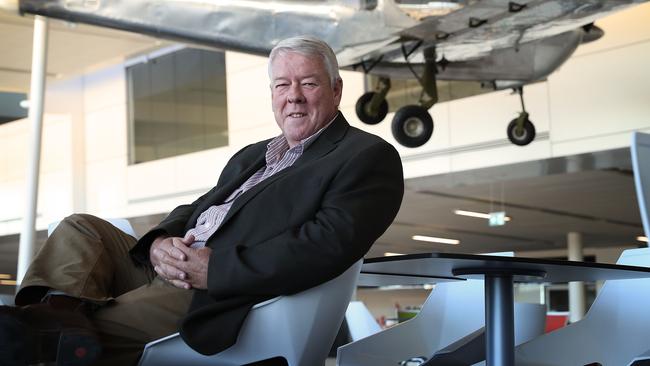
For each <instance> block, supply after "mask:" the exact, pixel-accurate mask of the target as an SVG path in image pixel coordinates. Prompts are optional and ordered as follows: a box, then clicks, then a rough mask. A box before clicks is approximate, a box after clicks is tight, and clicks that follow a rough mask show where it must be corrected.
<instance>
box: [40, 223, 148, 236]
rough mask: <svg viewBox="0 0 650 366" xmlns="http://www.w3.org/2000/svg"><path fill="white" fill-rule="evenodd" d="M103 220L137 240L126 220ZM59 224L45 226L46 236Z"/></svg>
mask: <svg viewBox="0 0 650 366" xmlns="http://www.w3.org/2000/svg"><path fill="white" fill-rule="evenodd" d="M104 220H106V221H108V222H110V223H111V224H113V226H115V227H116V228H118V229H120V230H122V231H124V232H125V233H126V234H129V235H131V236H132V237H134V238H137V236H136V235H135V230H133V226H131V223H130V222H129V220H127V219H104ZM60 222H61V221H55V222H52V223H51V224H49V225H48V226H47V236H50V235H52V232H53V231H54V229H56V227H57V226H59V223H60Z"/></svg>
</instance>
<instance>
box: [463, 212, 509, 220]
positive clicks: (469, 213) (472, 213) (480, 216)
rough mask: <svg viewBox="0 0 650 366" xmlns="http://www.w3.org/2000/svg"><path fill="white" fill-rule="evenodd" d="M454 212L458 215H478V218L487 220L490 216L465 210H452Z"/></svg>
mask: <svg viewBox="0 0 650 366" xmlns="http://www.w3.org/2000/svg"><path fill="white" fill-rule="evenodd" d="M454 213H455V214H456V215H460V216H469V217H478V218H480V219H486V220H489V219H490V216H491V215H490V214H489V213H483V212H476V211H466V210H454ZM510 220H512V218H511V217H510V216H506V217H505V218H504V221H510Z"/></svg>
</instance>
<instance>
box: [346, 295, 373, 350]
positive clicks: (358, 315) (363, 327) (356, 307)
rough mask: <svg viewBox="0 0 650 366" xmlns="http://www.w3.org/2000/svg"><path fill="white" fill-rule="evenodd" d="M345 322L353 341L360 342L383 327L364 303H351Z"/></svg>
mask: <svg viewBox="0 0 650 366" xmlns="http://www.w3.org/2000/svg"><path fill="white" fill-rule="evenodd" d="M345 321H346V322H347V324H348V330H349V331H350V336H351V337H352V341H358V340H359V339H361V338H366V337H367V336H371V335H373V334H375V333H377V332H379V331H381V327H380V326H379V323H377V321H376V320H375V318H374V317H373V316H372V314H371V313H370V311H369V310H368V308H367V307H366V305H364V303H363V302H362V301H350V304H349V305H348V309H347V310H346V311H345Z"/></svg>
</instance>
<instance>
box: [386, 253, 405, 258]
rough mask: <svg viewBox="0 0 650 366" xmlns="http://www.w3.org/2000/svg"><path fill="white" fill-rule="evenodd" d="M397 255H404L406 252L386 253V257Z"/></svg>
mask: <svg viewBox="0 0 650 366" xmlns="http://www.w3.org/2000/svg"><path fill="white" fill-rule="evenodd" d="M396 255H404V253H393V252H386V253H384V257H394V256H396Z"/></svg>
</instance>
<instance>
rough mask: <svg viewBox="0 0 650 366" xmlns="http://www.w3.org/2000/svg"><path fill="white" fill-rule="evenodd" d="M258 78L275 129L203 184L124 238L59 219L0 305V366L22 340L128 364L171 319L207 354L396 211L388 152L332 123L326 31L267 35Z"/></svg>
mask: <svg viewBox="0 0 650 366" xmlns="http://www.w3.org/2000/svg"><path fill="white" fill-rule="evenodd" d="M269 77H270V79H271V85H270V87H271V95H272V107H273V113H274V115H275V120H276V122H277V124H278V126H279V127H280V129H281V130H282V134H280V135H279V136H277V137H275V138H273V139H270V140H266V141H261V142H258V143H256V144H252V145H249V146H247V147H245V148H243V149H242V150H240V151H239V152H237V153H236V154H235V155H234V156H233V157H232V158H231V159H230V161H229V162H228V164H227V165H226V167H225V168H224V169H223V171H222V173H221V175H220V178H219V181H218V183H217V185H216V186H215V187H214V188H212V189H211V190H210V191H209V192H207V193H206V194H204V195H203V196H201V197H200V198H198V199H197V200H196V201H194V202H193V203H191V204H188V205H182V206H179V207H177V208H175V209H174V210H173V211H172V212H171V213H170V214H169V215H168V216H167V217H166V218H165V219H164V220H163V221H162V222H161V223H160V224H159V225H158V226H156V227H154V228H153V229H151V230H150V231H149V232H148V233H146V234H145V235H144V236H143V237H142V238H140V239H139V240H137V242H136V240H135V239H133V238H131V237H129V236H128V235H125V234H123V233H121V232H120V231H119V230H117V229H115V228H114V227H112V226H111V225H110V224H108V223H107V222H105V221H103V220H101V219H98V218H96V217H93V216H90V215H79V214H77V215H72V216H70V217H68V218H66V219H64V220H63V221H62V222H61V223H60V224H59V226H58V228H57V230H55V231H54V233H53V234H52V235H51V236H50V238H49V239H48V242H47V243H46V244H45V245H44V247H43V248H42V249H41V251H40V252H39V254H38V255H37V256H36V258H35V259H34V261H33V263H32V265H31V267H30V270H29V271H28V273H27V275H26V277H25V280H24V281H23V284H22V287H21V289H20V291H19V293H18V294H17V297H16V303H17V304H18V305H22V306H21V307H16V308H3V309H2V311H0V327H2V328H0V341H2V343H3V344H5V343H4V342H5V341H7V342H9V341H10V340H11V339H13V340H14V341H11V342H10V343H11V346H10V347H7V349H6V350H3V351H0V359H3V360H5V361H6V362H4V363H3V365H4V364H12V363H10V362H13V364H16V365H23V364H26V362H25V363H21V362H22V361H21V357H23V358H25V357H27V356H25V355H24V353H25V351H24V349H25V347H24V345H28V346H29V347H31V348H32V349H39V350H42V351H40V354H38V355H31V356H29V357H31V358H30V359H29V360H28V361H30V362H31V361H42V360H48V359H49V360H52V359H53V358H56V359H57V360H58V361H59V362H60V363H65V362H76V363H75V364H79V365H83V364H89V363H92V362H94V363H93V364H107V365H108V364H110V365H115V364H124V365H126V364H132V363H134V362H135V361H137V359H138V356H139V354H140V352H141V351H142V348H143V346H144V345H145V344H146V343H147V342H149V341H151V340H154V339H157V338H159V337H162V336H165V335H168V334H171V333H174V332H177V331H179V330H180V332H181V335H182V337H183V339H184V340H185V341H186V342H187V343H188V344H189V345H190V346H191V347H192V348H194V349H196V350H197V351H199V352H201V353H204V354H214V353H216V352H219V351H221V350H223V349H225V348H227V347H229V346H230V345H232V344H233V343H234V342H235V340H236V337H237V333H238V332H239V328H240V326H241V324H242V322H243V320H244V318H245V317H246V315H247V313H248V312H249V310H250V309H251V307H252V306H253V305H254V304H255V303H258V302H261V301H264V300H266V299H269V298H272V297H275V296H278V295H284V294H292V293H296V292H299V291H302V290H305V289H307V288H310V287H313V286H315V285H317V284H320V283H322V282H325V281H327V280H329V279H332V278H334V277H336V276H337V275H339V274H341V273H342V272H344V271H345V270H346V269H347V268H348V267H349V266H350V265H352V264H353V263H354V262H356V261H358V260H359V259H360V258H362V257H363V255H364V254H365V253H366V252H367V251H368V249H369V248H370V246H371V245H372V244H373V242H374V241H375V240H376V239H377V238H378V237H379V236H380V235H381V234H382V233H383V232H384V231H385V230H386V228H387V227H388V226H389V225H390V223H391V222H392V220H393V219H394V217H395V215H396V214H397V211H398V209H399V206H400V203H401V200H402V195H403V189H404V187H403V177H402V168H401V162H400V158H399V155H398V154H397V152H396V151H395V149H394V148H393V147H392V146H391V145H390V144H388V143H386V142H385V141H383V140H382V139H380V138H378V137H376V136H374V135H370V134H368V133H365V132H363V131H360V130H358V129H356V128H353V127H351V126H350V125H349V124H348V123H347V122H346V121H345V118H344V117H343V115H342V114H341V112H340V111H339V110H338V106H339V103H340V100H341V93H342V89H343V82H342V80H341V78H340V76H339V74H338V66H337V63H336V57H335V55H334V53H333V52H332V50H331V49H330V47H329V46H327V44H326V43H324V42H322V41H320V40H318V39H315V38H311V37H296V38H290V39H286V40H284V41H281V42H280V43H278V45H277V46H276V47H275V48H274V49H273V50H272V51H271V54H270V58H269ZM129 257H131V258H129ZM131 259H133V261H132V260H131ZM134 263H137V265H136V264H134ZM29 304H31V305H29ZM88 304H91V305H92V306H88ZM80 310H83V311H80ZM43 316H46V317H47V318H48V319H50V320H48V321H46V322H45V321H42V320H41V319H42V318H43ZM51 319H56V320H55V321H54V320H51ZM44 330H48V331H50V332H49V333H48V332H45V333H47V336H43V334H44V332H43V331H44ZM55 344H67V345H69V346H67V347H63V348H61V347H58V352H56V351H55V350H56V349H57V346H55ZM29 347H28V348H29ZM100 347H101V349H103V352H102V353H101V356H98V355H99V352H100V351H99V350H100ZM52 348H54V355H53V354H52V352H53V349H52ZM80 349H82V350H83V351H82V352H81V351H79V350H80ZM98 357H99V358H98Z"/></svg>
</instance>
